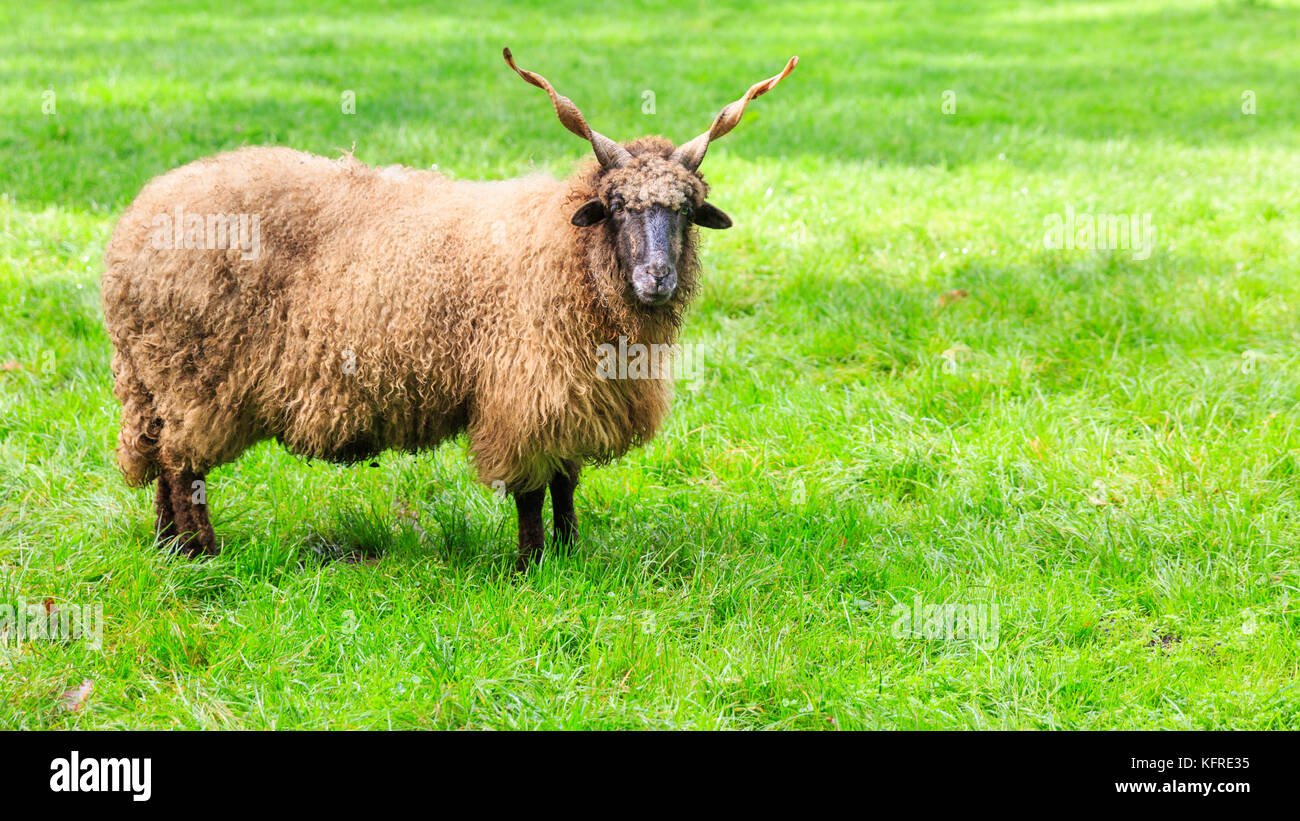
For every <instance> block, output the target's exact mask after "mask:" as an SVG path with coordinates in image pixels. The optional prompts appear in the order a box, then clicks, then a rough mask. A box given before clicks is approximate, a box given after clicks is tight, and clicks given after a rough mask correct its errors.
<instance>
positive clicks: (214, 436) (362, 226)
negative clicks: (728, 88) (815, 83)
mask: <svg viewBox="0 0 1300 821" xmlns="http://www.w3.org/2000/svg"><path fill="white" fill-rule="evenodd" d="M504 56H505V59H506V62H507V63H508V64H509V65H510V67H511V68H512V69H514V70H515V71H516V72H517V73H518V74H519V76H520V77H522V78H523V79H524V80H526V81H527V82H529V83H531V84H532V85H535V86H538V87H539V88H541V89H543V90H544V91H545V92H546V93H547V94H548V95H549V96H550V99H551V102H552V104H553V105H554V107H555V111H556V114H557V115H558V116H559V119H560V122H561V123H562V124H563V125H564V126H565V127H566V128H567V129H568V130H570V131H572V132H573V133H575V134H577V135H578V136H580V137H583V138H584V139H586V140H588V141H589V142H590V143H591V146H592V149H593V152H594V153H595V156H596V161H595V162H590V161H589V162H588V163H586V164H584V165H583V166H582V167H580V168H579V169H578V170H576V171H575V172H574V173H573V174H572V176H570V177H569V178H567V179H554V178H552V177H549V176H545V175H532V176H526V177H521V178H517V179H512V180H507V181H495V182H463V181H456V180H452V179H449V178H447V177H445V176H443V175H440V174H438V173H436V172H433V171H422V170H414V169H408V168H402V167H400V166H392V167H388V168H371V167H368V166H366V165H363V164H361V163H360V162H357V161H356V160H354V159H353V158H352V157H351V155H350V154H348V155H345V156H344V157H342V158H340V159H338V160H331V159H326V158H323V157H319V156H314V155H310V154H305V153H301V152H298V151H294V150H290V149H287V148H275V147H251V148H243V149H240V150H237V151H233V152H229V153H225V154H220V155H218V156H215V157H210V158H207V159H202V160H198V161H196V162H193V163H190V164H188V165H185V166H183V167H180V168H177V169H175V170H173V171H170V172H168V173H166V174H163V175H162V176H160V177H157V178H155V179H154V180H152V181H151V182H150V183H148V184H147V185H146V186H145V188H144V189H143V190H142V191H141V193H140V194H139V196H138V197H137V198H136V199H135V201H134V202H133V203H132V204H131V206H130V207H129V208H128V209H127V211H126V212H125V213H124V214H123V216H122V218H121V219H120V221H119V222H118V225H117V227H116V228H115V230H114V232H113V235H112V238H111V239H110V241H109V243H108V246H107V248H106V250H105V273H104V275H103V282H102V285H103V306H104V319H105V324H106V326H107V328H108V333H109V337H110V339H111V341H112V344H113V347H114V351H115V352H114V355H113V360H112V370H113V375H114V380H115V385H114V393H115V395H116V396H117V398H118V399H119V400H120V401H121V403H122V425H121V430H120V434H119V438H118V445H117V458H118V463H119V466H120V467H121V470H122V472H123V475H124V476H125V478H126V481H127V482H128V483H129V484H131V485H134V486H144V485H147V484H149V483H150V482H156V483H157V489H156V496H155V513H156V532H157V536H158V539H159V541H160V542H162V543H164V544H172V543H175V544H177V545H179V546H180V549H181V550H182V551H184V552H185V553H186V554H187V555H191V556H194V555H199V554H213V553H216V552H217V549H218V547H217V541H216V537H215V535H214V533H213V530H212V526H211V524H210V522H209V518H208V511H207V499H206V494H205V493H197V492H196V491H195V488H205V486H204V485H202V484H200V483H202V482H204V481H205V477H206V474H207V473H208V471H210V470H212V469H213V468H215V467H217V466H219V465H222V464H225V463H228V462H231V461H232V460H234V459H235V458H237V457H238V456H239V455H240V454H241V453H242V452H244V451H245V450H247V449H248V448H249V447H251V446H252V445H254V444H255V443H257V442H259V441H262V440H265V439H271V438H274V439H277V440H279V441H280V442H281V443H282V444H283V445H284V446H285V447H286V448H288V450H290V451H291V452H293V453H295V454H299V455H302V456H305V457H309V458H322V459H326V460H331V461H336V462H343V463H351V462H357V461H360V460H364V459H369V458H371V457H373V456H374V455H376V454H378V453H380V452H381V451H384V450H388V449H399V450H405V451H419V450H422V449H426V448H432V447H434V446H436V445H437V444H438V443H440V442H442V441H444V440H446V439H447V438H449V437H452V436H453V435H455V434H457V433H459V432H461V431H464V432H466V433H467V435H468V443H469V450H470V454H471V457H472V460H473V462H474V465H475V468H476V470H477V474H478V477H479V478H480V480H481V481H483V482H485V483H487V484H496V485H497V486H498V487H504V488H505V489H506V490H508V491H509V492H510V493H512V494H513V496H514V499H515V503H516V507H517V510H518V515H519V554H518V566H519V567H520V569H524V568H526V567H527V566H528V565H529V563H530V562H532V561H534V560H536V559H537V558H538V557H539V556H540V555H541V553H542V550H543V546H544V530H543V524H542V506H543V502H544V500H545V494H546V490H547V487H548V486H549V488H550V491H551V500H552V509H553V515H554V529H555V536H556V538H557V540H559V541H561V542H572V541H573V540H574V539H575V538H576V536H577V518H576V514H575V512H574V507H573V493H574V488H575V486H576V485H577V482H578V476H579V471H580V470H581V468H582V466H583V465H584V464H589V463H603V462H607V461H609V460H611V459H614V458H617V457H619V456H621V455H622V454H624V453H625V452H626V451H627V450H628V449H629V448H631V447H633V446H636V445H638V444H639V443H642V442H645V441H646V440H647V439H649V438H650V437H651V436H652V435H653V434H654V433H655V431H656V430H657V429H658V428H659V426H660V423H661V421H662V419H663V418H664V415H665V413H666V412H667V410H668V405H669V400H670V393H671V385H670V383H669V381H668V380H666V379H644V380H621V379H603V378H599V377H598V374H597V368H596V367H595V359H596V356H595V352H596V351H597V349H598V348H599V347H600V346H602V345H608V344H611V343H617V342H618V341H619V340H620V339H624V340H631V341H634V342H637V343H642V344H648V345H672V344H673V343H675V342H676V339H677V335H678V330H679V328H680V326H681V322H682V317H683V311H684V310H685V309H686V307H687V305H688V304H689V303H690V301H691V296H692V294H693V293H694V292H695V290H696V284H697V278H698V275H699V264H698V259H697V256H696V246H697V232H696V231H695V229H694V226H703V227H706V228H726V227H729V226H730V224H731V220H730V218H728V217H727V216H726V214H724V213H723V212H722V211H720V210H719V209H718V208H716V207H715V206H713V205H712V204H710V203H709V202H708V201H707V200H706V196H707V194H708V192H709V187H708V185H707V184H706V183H705V182H704V179H703V178H702V177H701V176H700V174H699V172H698V170H697V169H698V168H699V165H700V162H701V160H703V158H704V154H705V151H706V150H707V149H708V146H709V143H710V142H711V141H712V140H716V139H718V138H719V137H721V136H723V135H724V134H726V133H727V132H729V131H731V130H732V128H734V127H735V126H736V124H737V123H738V122H739V121H740V117H741V114H742V113H743V112H744V110H745V106H746V104H747V103H748V102H749V101H750V100H752V99H754V98H755V97H757V96H759V95H761V94H764V93H766V92H767V91H769V90H770V89H771V88H772V87H774V86H775V85H776V84H777V83H778V82H780V81H781V80H782V79H783V78H784V77H785V76H786V75H787V74H789V73H790V71H791V70H792V69H793V68H794V67H795V65H796V63H797V58H791V60H790V61H789V62H788V63H787V64H786V66H785V69H784V70H783V71H782V72H781V73H780V74H778V75H776V76H774V77H771V78H769V79H767V80H764V81H763V82H760V83H757V84H755V85H754V86H753V87H751V88H750V89H749V91H748V92H746V93H745V95H744V96H743V97H741V98H740V99H739V100H737V101H736V102H734V103H731V104H730V105H728V106H726V107H725V108H724V109H723V110H722V112H721V113H720V114H719V115H718V116H717V118H716V119H715V120H714V122H713V125H712V127H711V128H710V129H709V130H708V131H707V132H705V133H704V134H701V135H700V136H698V137H696V138H695V139H693V140H691V141H689V142H687V143H685V144H683V145H682V146H680V147H676V146H674V145H673V144H672V143H671V142H670V141H668V140H666V139H664V138H662V137H647V138H642V139H638V140H634V141H632V142H629V143H626V144H619V143H617V142H614V141H613V140H611V139H609V138H607V137H605V136H603V135H601V134H599V133H597V132H595V131H592V130H591V128H590V127H589V126H588V125H587V122H586V120H585V119H584V117H583V115H582V113H581V112H580V111H579V110H578V108H577V107H576V106H575V105H574V104H573V103H572V102H571V101H570V100H569V99H568V98H567V97H564V96H562V95H560V94H558V93H557V92H556V91H555V90H554V88H552V86H551V84H550V83H549V82H548V81H547V80H546V79H545V78H544V77H542V76H541V75H538V74H535V73H533V72H530V71H525V70H523V69H521V68H519V67H518V66H516V65H515V62H514V59H513V58H512V56H511V54H510V50H509V49H506V50H505V51H504ZM211 215H218V219H217V220H216V222H217V223H218V225H217V226H215V227H217V228H220V227H223V226H224V227H227V228H228V229H229V230H230V232H231V234H232V235H233V234H239V235H240V236H241V238H242V239H244V240H248V239H250V237H249V236H248V233H249V229H250V228H251V229H253V230H252V231H251V233H252V234H253V237H252V239H255V240H256V242H253V243H249V242H242V243H236V242H233V241H232V237H231V236H227V237H226V238H225V242H224V244H223V243H221V242H213V241H212V239H213V238H212V237H211V236H209V237H207V238H206V239H207V241H206V242H204V241H199V239H200V238H199V237H197V236H196V235H197V233H198V232H199V230H200V229H201V228H202V227H203V224H202V220H203V219H204V218H205V217H211ZM234 215H243V216H244V222H243V223H239V222H237V221H235V220H231V222H230V223H229V224H226V223H225V222H224V220H225V219H226V218H228V217H232V216H234ZM248 215H252V217H253V218H254V219H253V222H252V224H251V225H250V224H249V220H248V219H247V217H248ZM173 217H174V218H175V219H177V220H180V221H181V222H182V223H183V224H180V225H173V224H171V221H172V219H173ZM192 220H198V221H199V222H198V223H195V224H191V221H192ZM207 225H208V226H210V227H211V226H212V220H209V221H208V222H207ZM163 228H166V229H168V231H169V232H170V233H169V234H168V235H160V232H161V231H162V229H163Z"/></svg>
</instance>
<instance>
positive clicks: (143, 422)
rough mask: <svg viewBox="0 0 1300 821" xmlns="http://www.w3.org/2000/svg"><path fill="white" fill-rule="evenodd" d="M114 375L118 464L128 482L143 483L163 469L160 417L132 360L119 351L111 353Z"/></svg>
mask: <svg viewBox="0 0 1300 821" xmlns="http://www.w3.org/2000/svg"><path fill="white" fill-rule="evenodd" d="M113 379H114V384H113V394H114V395H115V396H116V397H117V398H118V399H119V400H120V401H121V402H122V429H121V431H119V432H118V435H117V465H118V467H119V468H121V470H122V476H123V478H125V479H126V483H127V484H128V485H132V486H134V487H143V486H144V485H147V484H149V483H150V482H152V481H153V480H154V479H156V478H158V474H159V473H161V471H162V465H161V464H160V463H159V460H158V438H159V436H160V435H161V434H162V427H163V421H162V419H161V418H160V417H159V416H158V413H157V411H156V409H155V407H154V401H153V393H152V392H150V390H149V389H148V388H147V387H145V385H144V384H143V383H142V382H141V381H140V380H139V379H138V378H137V377H136V374H135V369H134V368H133V367H132V365H131V361H130V360H129V359H128V358H127V357H126V356H124V355H123V354H122V353H121V351H118V352H117V353H116V354H114V356H113Z"/></svg>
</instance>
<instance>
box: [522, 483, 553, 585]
mask: <svg viewBox="0 0 1300 821" xmlns="http://www.w3.org/2000/svg"><path fill="white" fill-rule="evenodd" d="M545 501H546V486H545V485H543V486H542V487H539V488H538V489H537V490H530V491H528V492H527V493H516V494H515V509H516V510H517V511H519V558H518V559H516V561H515V570H516V571H518V572H520V573H522V572H524V571H525V570H527V569H528V566H529V565H531V564H532V563H533V562H534V561H536V560H537V559H540V558H541V557H542V549H543V547H544V546H545V544H546V531H545V530H544V529H543V527H542V505H543V503H544V502H545Z"/></svg>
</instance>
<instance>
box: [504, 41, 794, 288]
mask: <svg viewBox="0 0 1300 821" xmlns="http://www.w3.org/2000/svg"><path fill="white" fill-rule="evenodd" d="M504 55H505V58H506V62H507V63H508V64H509V65H510V67H511V68H512V69H514V70H515V71H516V72H518V73H519V76H520V77H522V78H524V79H525V80H526V81H528V82H529V83H532V84H533V85H535V86H537V87H538V88H541V89H543V90H544V91H545V92H546V93H547V94H548V95H550V98H551V102H552V103H553V104H554V105H555V113H556V114H557V115H559V118H560V122H561V123H563V124H564V127H565V128H567V129H569V130H570V131H572V132H573V133H574V134H577V135H578V136H579V137H582V138H583V139H585V140H587V141H588V142H590V143H591V147H592V150H593V151H594V152H595V154H596V159H597V160H599V161H600V174H599V177H598V179H597V182H596V196H595V197H594V198H592V199H590V200H588V201H587V202H585V203H583V204H582V205H581V207H579V208H578V209H577V211H575V212H574V214H573V217H572V222H573V224H574V225H577V226H579V227H591V226H598V225H599V226H604V227H605V229H606V230H608V231H610V232H612V235H613V238H614V243H615V247H616V249H617V255H618V261H619V265H620V267H621V269H622V275H623V277H624V278H625V280H626V282H627V285H628V287H630V289H631V291H632V293H633V294H635V296H636V298H637V299H638V300H639V301H640V302H641V303H642V304H644V305H648V306H654V305H663V304H665V303H667V302H669V301H670V300H672V298H673V296H674V295H675V294H676V293H677V290H678V271H679V264H680V263H681V261H682V260H683V258H684V257H685V256H686V255H687V254H688V253H690V250H691V242H692V234H691V226H693V225H699V226H702V227H704V228H729V227H731V218H730V217H728V216H727V215H726V214H724V213H723V212H722V211H721V209H719V208H717V207H716V206H714V205H712V204H711V203H709V202H706V201H705V197H706V196H707V195H708V191H709V189H708V186H707V185H706V184H705V182H704V179H703V177H701V176H700V173H699V167H700V163H701V161H703V159H704V154H705V152H706V151H707V150H708V148H709V142H710V141H711V140H715V139H718V138H719V137H722V136H723V135H724V134H726V133H727V132H729V131H731V130H732V129H733V128H735V127H736V124H737V123H739V122H740V117H741V115H742V114H744V112H745V106H746V105H747V104H748V103H749V101H750V100H752V99H754V98H755V97H758V96H759V95H761V94H765V93H766V92H768V91H770V90H771V89H772V88H773V87H774V86H776V84H777V83H779V82H780V81H781V80H782V79H783V78H784V77H785V76H786V75H787V74H789V73H790V72H791V71H793V70H794V67H795V66H796V65H797V64H798V63H799V58H798V57H791V58H790V60H789V62H787V63H786V66H785V69H784V70H783V71H782V72H781V73H780V74H777V75H776V76H774V77H769V78H768V79H766V80H764V81H763V82H761V83H756V84H754V85H753V86H751V87H750V89H749V91H747V92H746V93H745V95H744V96H743V97H741V98H740V99H739V100H737V101H735V102H734V103H731V104H730V105H728V106H727V107H726V108H724V109H722V112H721V113H720V114H718V116H717V117H716V118H715V119H714V121H713V125H712V127H710V128H709V130H708V131H706V132H704V133H703V134H701V135H699V136H698V137H696V138H695V139H693V140H691V141H690V142H687V143H684V144H683V145H682V146H681V147H679V148H675V147H674V146H673V145H672V143H670V142H669V141H667V140H665V139H662V138H654V137H651V138H644V139H641V140H635V141H633V142H631V143H628V144H627V145H620V144H619V143H616V142H614V141H613V140H611V139H609V138H608V137H606V136H604V135H602V134H599V133H597V132H595V131H592V130H591V127H590V126H588V125H587V121H586V119H585V118H584V117H583V116H582V112H581V111H579V110H578V107H577V106H576V105H574V104H573V101H572V100H570V99H569V98H568V97H565V96H563V95H561V94H558V93H556V91H555V89H554V88H552V87H551V84H550V82H548V81H547V80H546V78H545V77H543V76H541V75H540V74H535V73H534V72H531V71H525V70H523V69H521V68H519V67H518V66H517V65H515V61H514V58H513V57H512V56H511V54H510V49H508V48H507V49H505V51H504ZM693 258H694V257H693V256H692V257H691V259H693Z"/></svg>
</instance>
